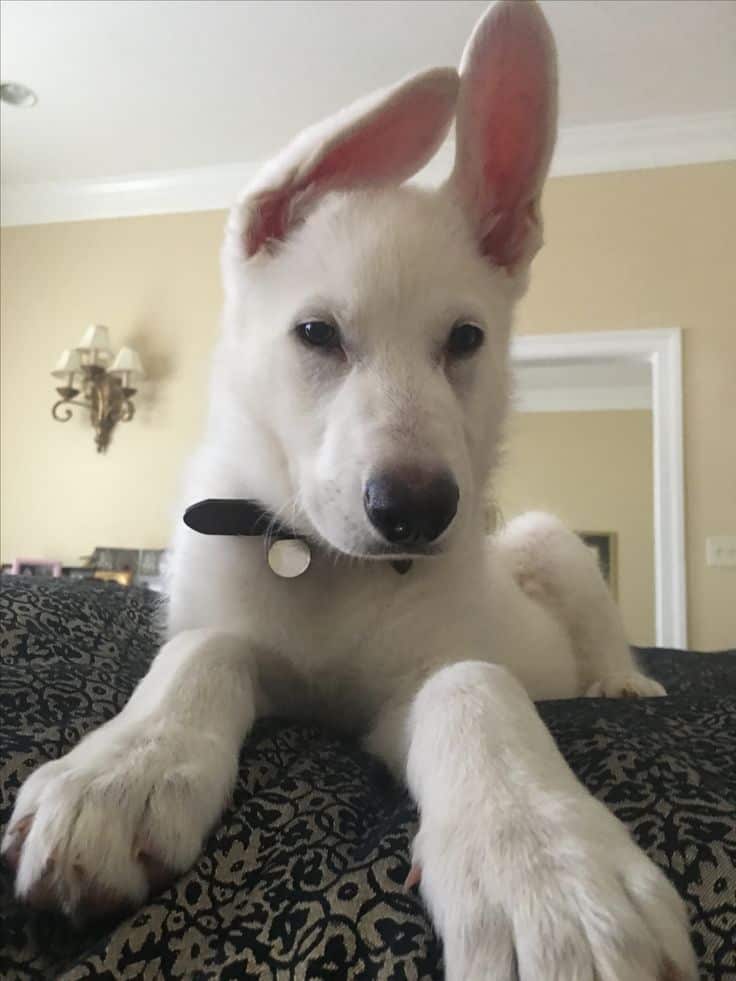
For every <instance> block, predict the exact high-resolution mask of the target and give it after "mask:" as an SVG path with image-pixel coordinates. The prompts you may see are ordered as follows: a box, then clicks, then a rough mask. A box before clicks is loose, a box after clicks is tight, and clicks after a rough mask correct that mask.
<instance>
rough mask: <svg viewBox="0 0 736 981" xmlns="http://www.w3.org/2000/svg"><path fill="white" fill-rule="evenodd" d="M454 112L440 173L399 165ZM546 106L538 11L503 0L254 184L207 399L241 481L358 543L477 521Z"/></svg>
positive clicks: (543, 150)
mask: <svg viewBox="0 0 736 981" xmlns="http://www.w3.org/2000/svg"><path fill="white" fill-rule="evenodd" d="M455 115H456V116H457V126H456V161H455V167H454V170H453V173H452V175H451V177H450V179H449V180H448V181H447V183H446V184H445V185H444V186H443V187H442V188H440V189H438V190H436V191H422V190H419V189H417V188H413V187H407V186H400V185H402V182H403V181H405V180H406V179H407V178H409V177H411V176H412V175H413V174H414V173H416V172H417V171H418V170H419V169H420V168H421V167H422V166H423V165H424V164H425V163H426V162H427V161H428V160H429V159H430V158H431V156H432V155H433V154H434V153H435V151H436V150H437V149H438V147H439V146H440V144H441V143H442V141H443V140H444V138H445V136H446V134H447V131H448V129H449V127H450V124H451V122H452V119H453V117H454V116H455ZM555 120H556V77H555V57H554V47H553V42H552V39H551V36H550V33H549V30H548V28H547V25H546V23H545V21H544V19H543V16H542V14H541V12H540V11H539V9H538V7H537V6H536V4H535V3H532V2H523V3H522V2H515V0H502V2H501V3H498V4H496V5H495V6H493V7H492V8H491V9H490V10H489V12H488V13H487V14H486V16H485V17H484V18H483V19H482V20H481V22H480V23H479V24H478V26H477V28H476V30H475V32H474V33H473V36H472V37H471V39H470V41H469V43H468V46H467V49H466V52H465V55H464V57H463V61H462V65H461V70H460V75H459V76H458V73H457V72H455V70H454V69H436V70H433V71H429V72H425V73H423V74H420V75H417V76H415V77H413V78H410V79H408V80H407V81H404V82H402V83H401V84H399V85H398V86H396V87H395V88H393V89H391V90H389V91H387V92H382V93H379V94H377V95H375V96H373V97H371V98H370V99H368V100H364V101H363V102H361V103H358V104H357V105H355V106H353V107H351V108H350V109H348V110H346V111H344V112H342V113H340V114H339V115H338V116H336V117H334V118H332V119H330V120H327V121H326V122H325V123H322V124H320V125H319V126H317V127H314V128H312V129H310V130H307V131H306V132H305V133H303V134H301V135H300V137H299V138H298V139H297V140H296V141H295V142H294V143H293V144H292V145H291V146H290V147H288V148H287V150H286V151H284V153H282V154H281V155H280V156H279V157H277V158H276V160H274V161H273V162H272V163H271V164H270V165H269V166H268V167H267V168H265V169H264V171H263V172H262V173H261V174H260V175H259V176H258V178H257V179H256V180H255V181H254V183H253V184H252V185H251V186H250V187H249V188H248V189H247V191H246V193H245V194H244V196H243V197H242V199H241V201H240V202H239V204H238V205H237V206H236V207H235V208H234V209H233V212H232V213H231V216H230V219H229V223H228V228H227V234H226V240H225V246H224V250H223V268H224V278H225V288H226V308H225V332H224V340H223V344H222V346H221V349H220V356H219V367H218V372H217V375H216V378H217V382H216V384H217V388H218V394H217V396H216V400H215V410H216V411H215V420H216V418H217V411H218V409H219V410H220V411H221V412H222V414H223V433H225V434H226V441H227V442H228V446H229V452H230V453H231V454H233V453H235V454H237V453H239V452H240V453H242V467H243V474H244V483H245V487H244V490H246V489H247V492H250V493H252V494H253V495H254V496H258V497H260V498H261V499H262V500H263V501H264V503H265V504H267V506H269V507H270V508H271V509H273V510H274V511H276V512H279V513H284V512H285V513H286V515H287V517H288V519H289V520H290V521H292V522H293V523H294V524H295V525H296V526H297V527H298V528H300V530H302V531H305V532H307V533H311V534H313V535H317V536H319V537H320V538H321V539H322V540H324V541H325V542H326V543H328V544H329V545H330V546H332V547H333V548H335V549H337V550H339V551H341V552H344V553H348V554H351V555H357V556H364V557H391V558H397V557H399V556H411V555H418V554H429V553H432V552H435V551H441V550H442V549H443V548H446V547H448V545H449V544H450V543H451V542H452V541H453V539H454V538H455V537H457V536H458V535H459V534H460V533H461V529H462V528H463V527H468V526H470V525H472V524H473V522H474V521H475V522H477V520H478V518H479V515H480V514H481V511H482V508H483V487H484V484H485V482H486V480H487V478H488V474H489V472H490V470H491V468H492V466H493V463H494V459H495V451H496V446H497V442H498V438H499V429H500V425H501V423H502V420H503V416H504V412H505V407H506V403H507V377H506V362H507V351H508V335H509V327H510V320H511V312H512V307H513V303H514V301H515V300H516V299H517V298H518V296H519V295H520V294H521V293H522V292H523V289H524V287H525V284H526V275H527V269H528V265H529V262H530V260H531V258H532V256H533V255H534V253H535V252H536V250H537V248H538V247H539V245H540V242H541V223H540V218H539V210H538V205H539V196H540V193H541V188H542V184H543V181H544V178H545V175H546V172H547V168H548V165H549V160H550V156H551V153H552V147H553V143H554V130H555ZM224 417H227V420H228V421H227V422H225V419H224ZM239 447H240V449H239Z"/></svg>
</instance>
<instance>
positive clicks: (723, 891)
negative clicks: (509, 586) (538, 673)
mask: <svg viewBox="0 0 736 981" xmlns="http://www.w3.org/2000/svg"><path fill="white" fill-rule="evenodd" d="M157 622H158V618H157V599H156V597H155V595H154V594H152V593H147V592H145V591H142V590H138V589H134V588H131V589H122V588H120V587H117V586H110V585H106V584H99V583H89V582H78V583H73V582H67V581H64V580H47V581H38V580H28V579H21V578H20V577H17V578H11V577H3V579H2V592H1V594H0V625H1V627H2V634H1V635H0V788H1V789H0V829H1V828H4V827H5V824H6V823H7V820H8V818H9V816H10V812H11V809H12V804H13V801H14V799H15V795H16V792H17V789H18V787H19V785H20V783H21V782H22V780H23V779H24V778H25V777H26V776H27V775H28V774H29V773H30V772H31V770H33V769H34V768H35V767H36V766H37V765H38V764H39V763H41V762H43V761H45V760H47V759H52V758H55V757H58V756H60V755H61V754H62V753H63V752H65V751H66V750H67V749H69V748H71V747H72V746H73V745H74V744H75V743H76V742H77V741H78V740H79V738H80V737H81V736H82V735H83V734H84V733H86V732H88V731H89V730H90V729H92V728H93V727H95V726H97V725H99V723H100V722H103V721H104V720H106V719H108V718H110V717H111V716H112V715H114V714H115V713H116V712H118V711H119V710H120V709H121V708H122V706H123V704H124V703H125V701H126V700H127V698H128V696H129V694H130V692H131V690H132V688H133V687H134V685H135V683H136V681H137V680H138V678H140V676H141V675H142V674H143V673H144V672H145V670H146V667H147V665H148V663H149V660H150V658H151V656H152V654H153V652H154V650H155V647H156V623H157ZM641 659H642V661H643V663H644V665H645V667H646V668H647V670H649V671H650V672H651V673H652V674H653V675H655V676H656V677H658V678H659V679H660V680H661V681H663V683H664V684H665V685H667V687H668V689H669V691H670V697H669V698H667V699H659V700H651V701H627V700H624V701H617V702H604V701H598V700H583V699H579V700H572V701H567V702H546V703H541V704H540V705H539V712H540V714H541V715H542V717H543V718H544V720H545V722H546V723H547V724H548V725H549V727H550V729H551V730H552V732H553V734H554V736H555V738H556V739H557V741H558V743H559V746H560V748H561V750H562V752H563V753H564V754H565V756H566V758H567V759H568V761H569V762H570V764H571V766H572V767H573V769H574V770H575V772H576V773H577V774H578V775H579V777H580V778H581V780H582V781H583V782H584V783H585V784H586V785H587V786H588V787H589V788H590V790H591V791H592V792H593V793H594V794H595V795H596V796H597V797H599V798H600V799H601V800H603V801H605V802H606V804H607V805H608V806H609V807H610V808H612V810H613V811H615V813H616V814H617V815H618V816H619V817H620V818H621V819H622V820H623V821H624V822H625V823H626V824H627V825H628V826H629V828H630V829H631V831H632V832H633V834H634V836H635V838H636V839H637V841H638V842H639V843H640V844H641V845H642V846H643V847H644V848H645V849H646V850H647V852H648V853H649V854H650V855H651V856H652V858H653V859H654V861H655V862H657V863H658V864H659V865H660V866H661V867H662V868H663V869H664V870H665V871H666V873H667V874H668V875H669V877H670V878H671V879H672V881H673V882H674V883H675V885H676V886H677V888H678V889H679V891H680V893H681V894H682V895H683V896H685V897H686V899H687V902H688V905H689V909H690V914H691V919H692V924H693V938H694V943H695V946H696V949H697V952H698V956H699V959H700V965H701V976H702V978H703V979H706V978H708V979H717V981H720V979H726V978H736V951H735V949H734V948H735V946H736V941H735V937H736V871H735V861H736V763H735V761H736V653H735V652H730V653H724V654H694V653H683V652H674V651H662V650H651V651H643V652H641ZM415 829H416V815H415V812H414V809H413V807H412V805H411V802H410V801H409V799H408V797H407V796H406V794H405V792H404V791H403V790H402V789H401V788H399V787H397V786H396V785H395V784H394V783H393V782H392V781H391V779H390V778H389V777H388V776H387V774H386V773H385V772H384V770H383V769H382V768H381V766H380V765H379V764H378V763H377V762H375V761H374V760H372V759H371V758H370V757H368V756H366V755H365V754H364V753H362V752H361V751H360V750H359V749H358V748H357V747H356V746H355V745H353V744H352V743H351V742H349V741H346V740H344V739H342V738H341V737H340V736H339V735H337V734H335V733H332V732H330V731H328V730H327V729H324V728H319V727H315V726H305V725H303V724H298V725H296V724H292V723H290V722H289V721H288V720H276V719H269V720H266V721H263V722H261V723H259V724H258V726H257V727H256V729H255V731H254V732H253V734H252V736H251V737H250V738H249V739H248V741H247V743H246V745H245V746H244V748H243V751H242V755H241V759H240V774H239V779H238V783H237V787H236V790H235V793H234V797H233V800H232V804H231V805H230V807H229V808H228V810H227V811H226V813H225V814H224V816H223V818H222V820H221V821H220V823H219V824H218V825H217V827H216V828H215V829H214V831H213V832H212V834H211V835H210V837H209V839H208V841H207V843H206V846H205V849H204V851H203V854H202V856H201V858H200V860H199V861H198V862H197V864H196V866H195V867H194V868H193V869H192V870H191V871H190V872H188V873H187V874H186V875H184V876H183V877H182V878H181V879H180V880H179V881H178V882H177V883H176V884H175V885H174V886H172V887H171V888H170V889H168V890H166V891H165V892H163V893H161V894H160V895H158V896H156V897H155V898H153V899H152V900H151V902H149V903H148V904H147V905H146V906H145V907H144V908H143V909H141V910H139V911H138V912H137V913H134V914H133V915H131V916H129V917H128V918H127V919H124V920H122V921H118V922H108V923H103V924H98V925H96V926H94V927H92V928H88V929H86V930H85V931H84V932H74V931H72V930H71V929H70V928H69V927H68V925H67V924H66V923H64V922H63V921H61V920H59V919H57V918H55V917H54V916H53V915H51V914H41V913H32V912H29V911H27V910H25V909H23V908H21V907H20V906H18V905H17V904H16V903H15V902H14V900H13V898H12V882H11V876H10V874H9V872H8V871H7V870H5V869H3V871H2V873H1V877H0V978H2V979H3V981H10V979H27V978H59V979H64V981H70V979H73V978H74V979H76V978H110V979H113V978H135V979H139V978H151V979H153V978H178V977H181V978H197V979H208V978H239V979H242V978H259V979H275V981H286V979H308V978H314V979H319V981H328V979H336V981H337V979H339V981H344V979H373V978H381V979H386V981H389V979H391V981H408V979H438V981H439V979H441V978H442V951H441V946H440V944H439V943H438V941H437V939H436V938H435V936H434V935H433V933H432V930H431V927H430V925H429V923H428V920H427V917H426V915H425V913H424V911H423V909H422V904H421V902H420V900H419V899H418V897H417V896H416V895H415V894H413V893H407V892H406V891H405V890H404V888H403V882H404V879H405V877H406V874H407V871H408V867H409V863H408V859H407V856H408V853H409V843H410V841H411V838H412V835H413V833H414V831H415Z"/></svg>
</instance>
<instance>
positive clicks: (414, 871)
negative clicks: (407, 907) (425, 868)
mask: <svg viewBox="0 0 736 981" xmlns="http://www.w3.org/2000/svg"><path fill="white" fill-rule="evenodd" d="M421 881H422V869H421V866H419V865H416V864H414V865H412V867H411V868H410V869H409V874H408V875H407V877H406V881H405V882H404V889H406V891H407V892H408V891H409V890H410V889H414V888H415V886H418V885H419V883H420V882H421Z"/></svg>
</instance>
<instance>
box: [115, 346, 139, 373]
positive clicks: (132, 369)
mask: <svg viewBox="0 0 736 981" xmlns="http://www.w3.org/2000/svg"><path fill="white" fill-rule="evenodd" d="M110 372H111V373H113V372H114V373H115V374H116V375H125V374H127V375H128V377H129V378H130V380H131V381H133V380H136V379H140V378H145V375H146V373H145V371H144V370H143V365H142V364H141V359H140V357H139V356H138V352H137V351H135V350H133V348H132V347H121V348H120V350H119V351H118V356H117V357H116V358H115V360H114V361H113V363H112V365H111V367H110Z"/></svg>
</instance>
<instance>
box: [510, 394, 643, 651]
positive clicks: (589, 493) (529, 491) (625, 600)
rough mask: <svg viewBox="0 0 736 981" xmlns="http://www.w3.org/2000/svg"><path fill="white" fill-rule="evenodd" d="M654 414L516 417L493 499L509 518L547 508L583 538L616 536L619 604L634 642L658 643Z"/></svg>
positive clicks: (606, 413) (605, 412)
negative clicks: (602, 534)
mask: <svg viewBox="0 0 736 981" xmlns="http://www.w3.org/2000/svg"><path fill="white" fill-rule="evenodd" d="M653 493H654V491H653V485H652V414H651V412H649V411H647V410H627V411H617V412H613V411H603V412H598V411H597V412H524V413H517V414H515V415H514V416H512V418H511V420H510V422H509V427H508V431H507V440H506V452H505V454H504V464H503V467H502V468H501V469H500V471H499V474H498V477H497V479H496V481H495V482H494V499H495V502H496V504H497V506H498V507H499V508H500V510H501V513H502V515H503V517H504V519H506V520H508V519H509V518H512V517H514V515H517V514H521V513H523V512H524V511H529V510H532V509H535V508H536V509H542V510H545V511H550V512H551V513H552V514H556V515H558V516H559V517H560V518H562V520H563V521H564V522H565V523H566V524H567V525H568V526H569V527H570V528H575V529H576V530H577V531H590V532H593V531H599V532H609V531H612V532H615V533H616V536H617V545H618V548H617V551H618V561H617V566H618V569H617V571H616V584H617V593H618V597H617V598H618V603H619V606H620V608H621V612H622V614H623V618H624V622H625V624H626V629H627V635H628V637H629V640H630V641H631V643H634V644H639V645H641V646H644V647H646V646H649V645H651V644H654V513H653V512H654V507H653V500H654V498H653Z"/></svg>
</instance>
